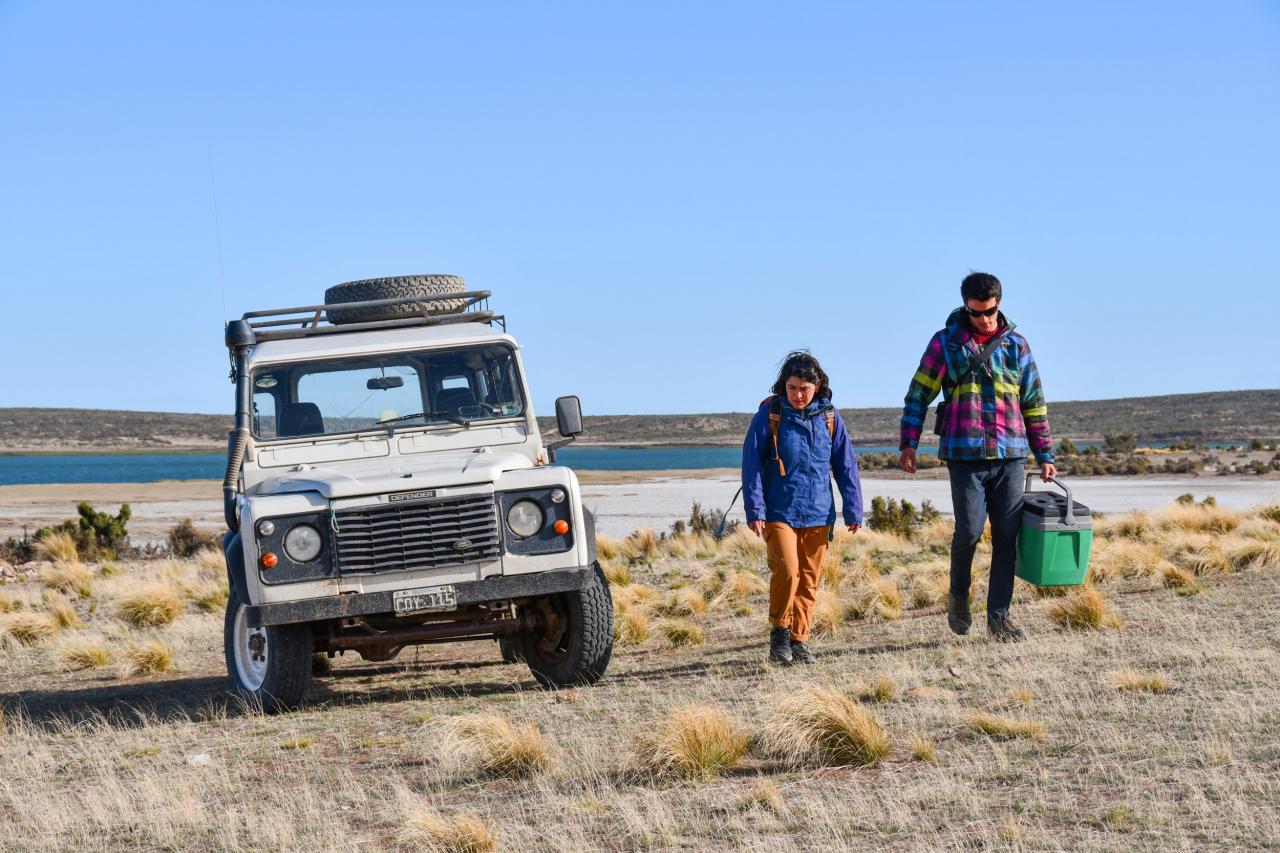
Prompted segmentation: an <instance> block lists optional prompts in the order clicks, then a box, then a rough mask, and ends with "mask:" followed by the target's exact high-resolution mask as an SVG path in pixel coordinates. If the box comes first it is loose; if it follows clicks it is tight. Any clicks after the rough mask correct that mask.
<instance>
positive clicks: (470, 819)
mask: <svg viewBox="0 0 1280 853" xmlns="http://www.w3.org/2000/svg"><path fill="white" fill-rule="evenodd" d="M410 797H411V795H409V794H405V795H403V796H402V798H401V799H402V801H404V802H405V805H404V806H402V814H401V819H400V823H401V824H402V825H403V829H402V830H401V831H400V835H401V838H402V840H403V841H404V842H405V843H407V844H410V845H412V847H413V849H420V850H428V851H432V853H492V851H494V850H496V849H497V848H498V839H499V835H498V831H497V829H495V828H494V826H493V825H492V824H491V823H489V822H488V821H487V820H484V819H483V818H480V817H478V816H476V815H474V814H471V813H469V812H456V813H454V814H449V815H444V814H441V813H440V812H438V811H436V810H435V809H432V808H430V807H429V806H426V805H421V804H413V803H411V802H410Z"/></svg>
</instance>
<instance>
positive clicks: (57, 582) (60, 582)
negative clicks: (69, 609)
mask: <svg viewBox="0 0 1280 853" xmlns="http://www.w3.org/2000/svg"><path fill="white" fill-rule="evenodd" d="M36 580H38V581H40V583H41V584H42V585H43V586H45V587H47V588H48V589H53V590H57V591H58V592H68V593H72V594H74V595H78V596H80V597H81V598H88V597H90V596H91V595H93V572H91V571H89V567H88V566H86V565H85V564H84V563H81V562H80V561H79V560H74V561H72V562H56V563H53V564H52V565H49V566H45V567H44V568H42V569H41V570H40V571H39V572H38V573H36Z"/></svg>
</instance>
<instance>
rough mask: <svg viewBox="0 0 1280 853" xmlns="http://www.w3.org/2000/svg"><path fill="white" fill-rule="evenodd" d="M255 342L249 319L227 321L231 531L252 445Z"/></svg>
mask: <svg viewBox="0 0 1280 853" xmlns="http://www.w3.org/2000/svg"><path fill="white" fill-rule="evenodd" d="M254 343H256V339H255V338H254V334H253V328H252V327H251V326H250V325H249V323H248V321H247V320H232V321H231V322H229V323H227V329H226V344H227V349H228V350H229V351H230V355H231V381H232V382H234V383H236V427H235V429H234V430H233V431H232V432H231V434H230V435H229V436H228V441H227V473H226V475H225V476H224V477H223V478H222V514H223V516H224V517H225V518H226V521H227V529H228V530H230V531H231V532H232V533H235V532H237V531H238V530H239V529H240V517H239V516H238V515H237V514H236V495H237V494H239V491H240V488H239V484H240V465H241V464H242V463H243V462H244V453H245V449H246V448H247V447H248V445H249V423H250V421H249V416H250V407H251V402H252V398H253V389H252V388H250V386H249V371H248V369H247V366H248V358H249V348H250V347H252V346H253V345H254Z"/></svg>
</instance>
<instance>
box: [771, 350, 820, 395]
mask: <svg viewBox="0 0 1280 853" xmlns="http://www.w3.org/2000/svg"><path fill="white" fill-rule="evenodd" d="M792 376H794V377H796V378H797V379H802V380H804V381H805V382H812V383H813V384H814V385H817V386H818V393H816V394H814V395H813V399H815V400H820V399H822V398H823V397H830V396H831V383H830V381H829V380H828V379H827V373H826V371H825V370H823V369H822V365H821V364H818V360H817V359H816V358H814V357H813V356H812V355H810V354H809V351H808V350H796V351H795V352H789V353H787V357H786V358H784V359H783V360H782V368H781V369H780V370H779V371H778V381H777V382H775V383H773V393H774V394H777V395H778V396H783V395H785V394H786V393H787V380H788V379H790V378H791V377H792Z"/></svg>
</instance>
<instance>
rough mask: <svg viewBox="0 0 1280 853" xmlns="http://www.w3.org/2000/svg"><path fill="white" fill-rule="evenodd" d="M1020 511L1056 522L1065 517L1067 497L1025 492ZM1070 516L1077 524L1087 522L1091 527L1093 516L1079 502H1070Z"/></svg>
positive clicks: (1050, 493)
mask: <svg viewBox="0 0 1280 853" xmlns="http://www.w3.org/2000/svg"><path fill="white" fill-rule="evenodd" d="M1022 511H1023V512H1024V513H1027V514H1030V515H1034V516H1039V517H1040V518H1044V519H1047V520H1049V521H1056V520H1058V519H1061V518H1064V517H1065V516H1066V512H1067V496H1066V495H1060V494H1057V493H1056V492H1027V493H1026V494H1024V495H1023V497H1022ZM1071 514H1072V515H1073V516H1075V518H1076V521H1077V523H1081V522H1085V521H1088V522H1090V526H1092V520H1093V516H1092V514H1091V512H1090V510H1089V508H1088V507H1087V506H1085V505H1084V504H1082V503H1080V502H1079V501H1072V502H1071ZM1081 526H1084V525H1083V524H1081Z"/></svg>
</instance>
